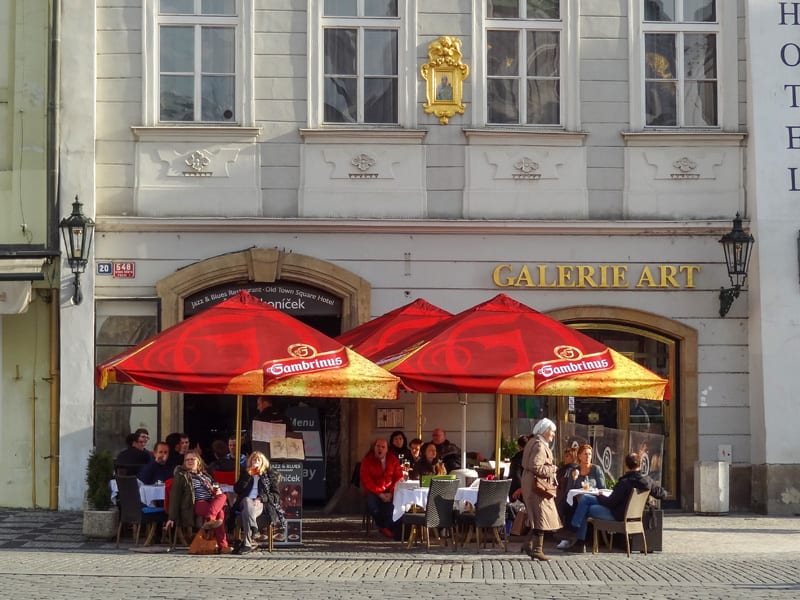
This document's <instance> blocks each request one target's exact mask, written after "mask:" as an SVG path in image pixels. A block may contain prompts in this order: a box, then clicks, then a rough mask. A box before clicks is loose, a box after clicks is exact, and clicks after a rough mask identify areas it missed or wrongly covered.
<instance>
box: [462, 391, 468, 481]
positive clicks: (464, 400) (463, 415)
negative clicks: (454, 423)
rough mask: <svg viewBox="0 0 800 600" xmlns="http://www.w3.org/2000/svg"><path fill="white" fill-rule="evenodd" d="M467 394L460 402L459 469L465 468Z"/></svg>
mask: <svg viewBox="0 0 800 600" xmlns="http://www.w3.org/2000/svg"><path fill="white" fill-rule="evenodd" d="M468 399H469V394H464V399H463V400H461V468H462V469H466V468H467V400H468Z"/></svg>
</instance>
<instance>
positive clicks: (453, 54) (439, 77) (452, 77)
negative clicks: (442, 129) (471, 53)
mask: <svg viewBox="0 0 800 600" xmlns="http://www.w3.org/2000/svg"><path fill="white" fill-rule="evenodd" d="M461 57H462V54H461V40H460V39H458V38H456V37H451V36H448V35H443V36H441V37H440V38H439V39H437V40H435V41H433V42H431V43H430V45H429V46H428V62H427V63H425V64H424V65H422V66H421V67H420V69H419V71H420V73H421V74H422V77H423V78H424V79H425V82H426V84H427V85H426V86H425V89H426V93H427V97H428V101H427V102H426V103H425V104H423V106H422V107H423V108H424V109H425V112H426V113H427V114H431V113H433V114H434V115H435V116H437V117H439V123H441V124H442V125H447V123H448V121H449V120H450V117H452V116H453V115H455V114H456V113H458V114H460V115H463V114H464V110H465V108H466V107H465V106H464V103H463V102H462V101H461V98H462V90H463V84H464V80H465V79H466V78H467V77H468V76H469V67H468V66H467V65H465V64H464V63H462V62H461Z"/></svg>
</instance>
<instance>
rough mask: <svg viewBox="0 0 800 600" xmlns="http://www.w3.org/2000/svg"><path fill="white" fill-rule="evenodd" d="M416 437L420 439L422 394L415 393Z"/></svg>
mask: <svg viewBox="0 0 800 600" xmlns="http://www.w3.org/2000/svg"><path fill="white" fill-rule="evenodd" d="M417 437H418V438H419V439H422V392H417Z"/></svg>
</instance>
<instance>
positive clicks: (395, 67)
mask: <svg viewBox="0 0 800 600" xmlns="http://www.w3.org/2000/svg"><path fill="white" fill-rule="evenodd" d="M400 25H401V19H400V17H399V14H398V7H397V0H325V1H324V8H323V15H322V49H323V56H322V61H323V73H322V80H323V83H322V88H323V89H322V96H323V115H322V120H323V122H325V123H367V124H397V123H398V122H399V109H398V94H399V77H398V73H399V57H398V42H399V38H400V35H401V31H400Z"/></svg>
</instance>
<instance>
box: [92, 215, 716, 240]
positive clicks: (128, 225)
mask: <svg viewBox="0 0 800 600" xmlns="http://www.w3.org/2000/svg"><path fill="white" fill-rule="evenodd" d="M96 222H97V227H96V230H97V231H98V232H102V233H176V232H178V233H325V234H343V233H365V234H366V233H370V234H382V233H387V234H388V233H390V234H418V235H425V234H436V235H442V234H447V235H539V236H552V235H580V236H597V235H602V236H619V237H623V236H624V237H629V236H641V237H663V236H671V235H678V236H687V235H703V236H706V235H709V236H710V235H714V236H720V235H722V234H724V233H727V232H729V231H730V228H731V221H730V219H725V220H722V219H719V220H716V219H714V220H706V221H506V220H504V221H475V220H430V219H429V220H421V219H420V220H413V219H403V220H400V219H348V220H343V219H270V218H255V217H254V218H227V219H226V218H217V217H208V218H203V217H194V218H192V217H181V218H160V217H97V219H96Z"/></svg>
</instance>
